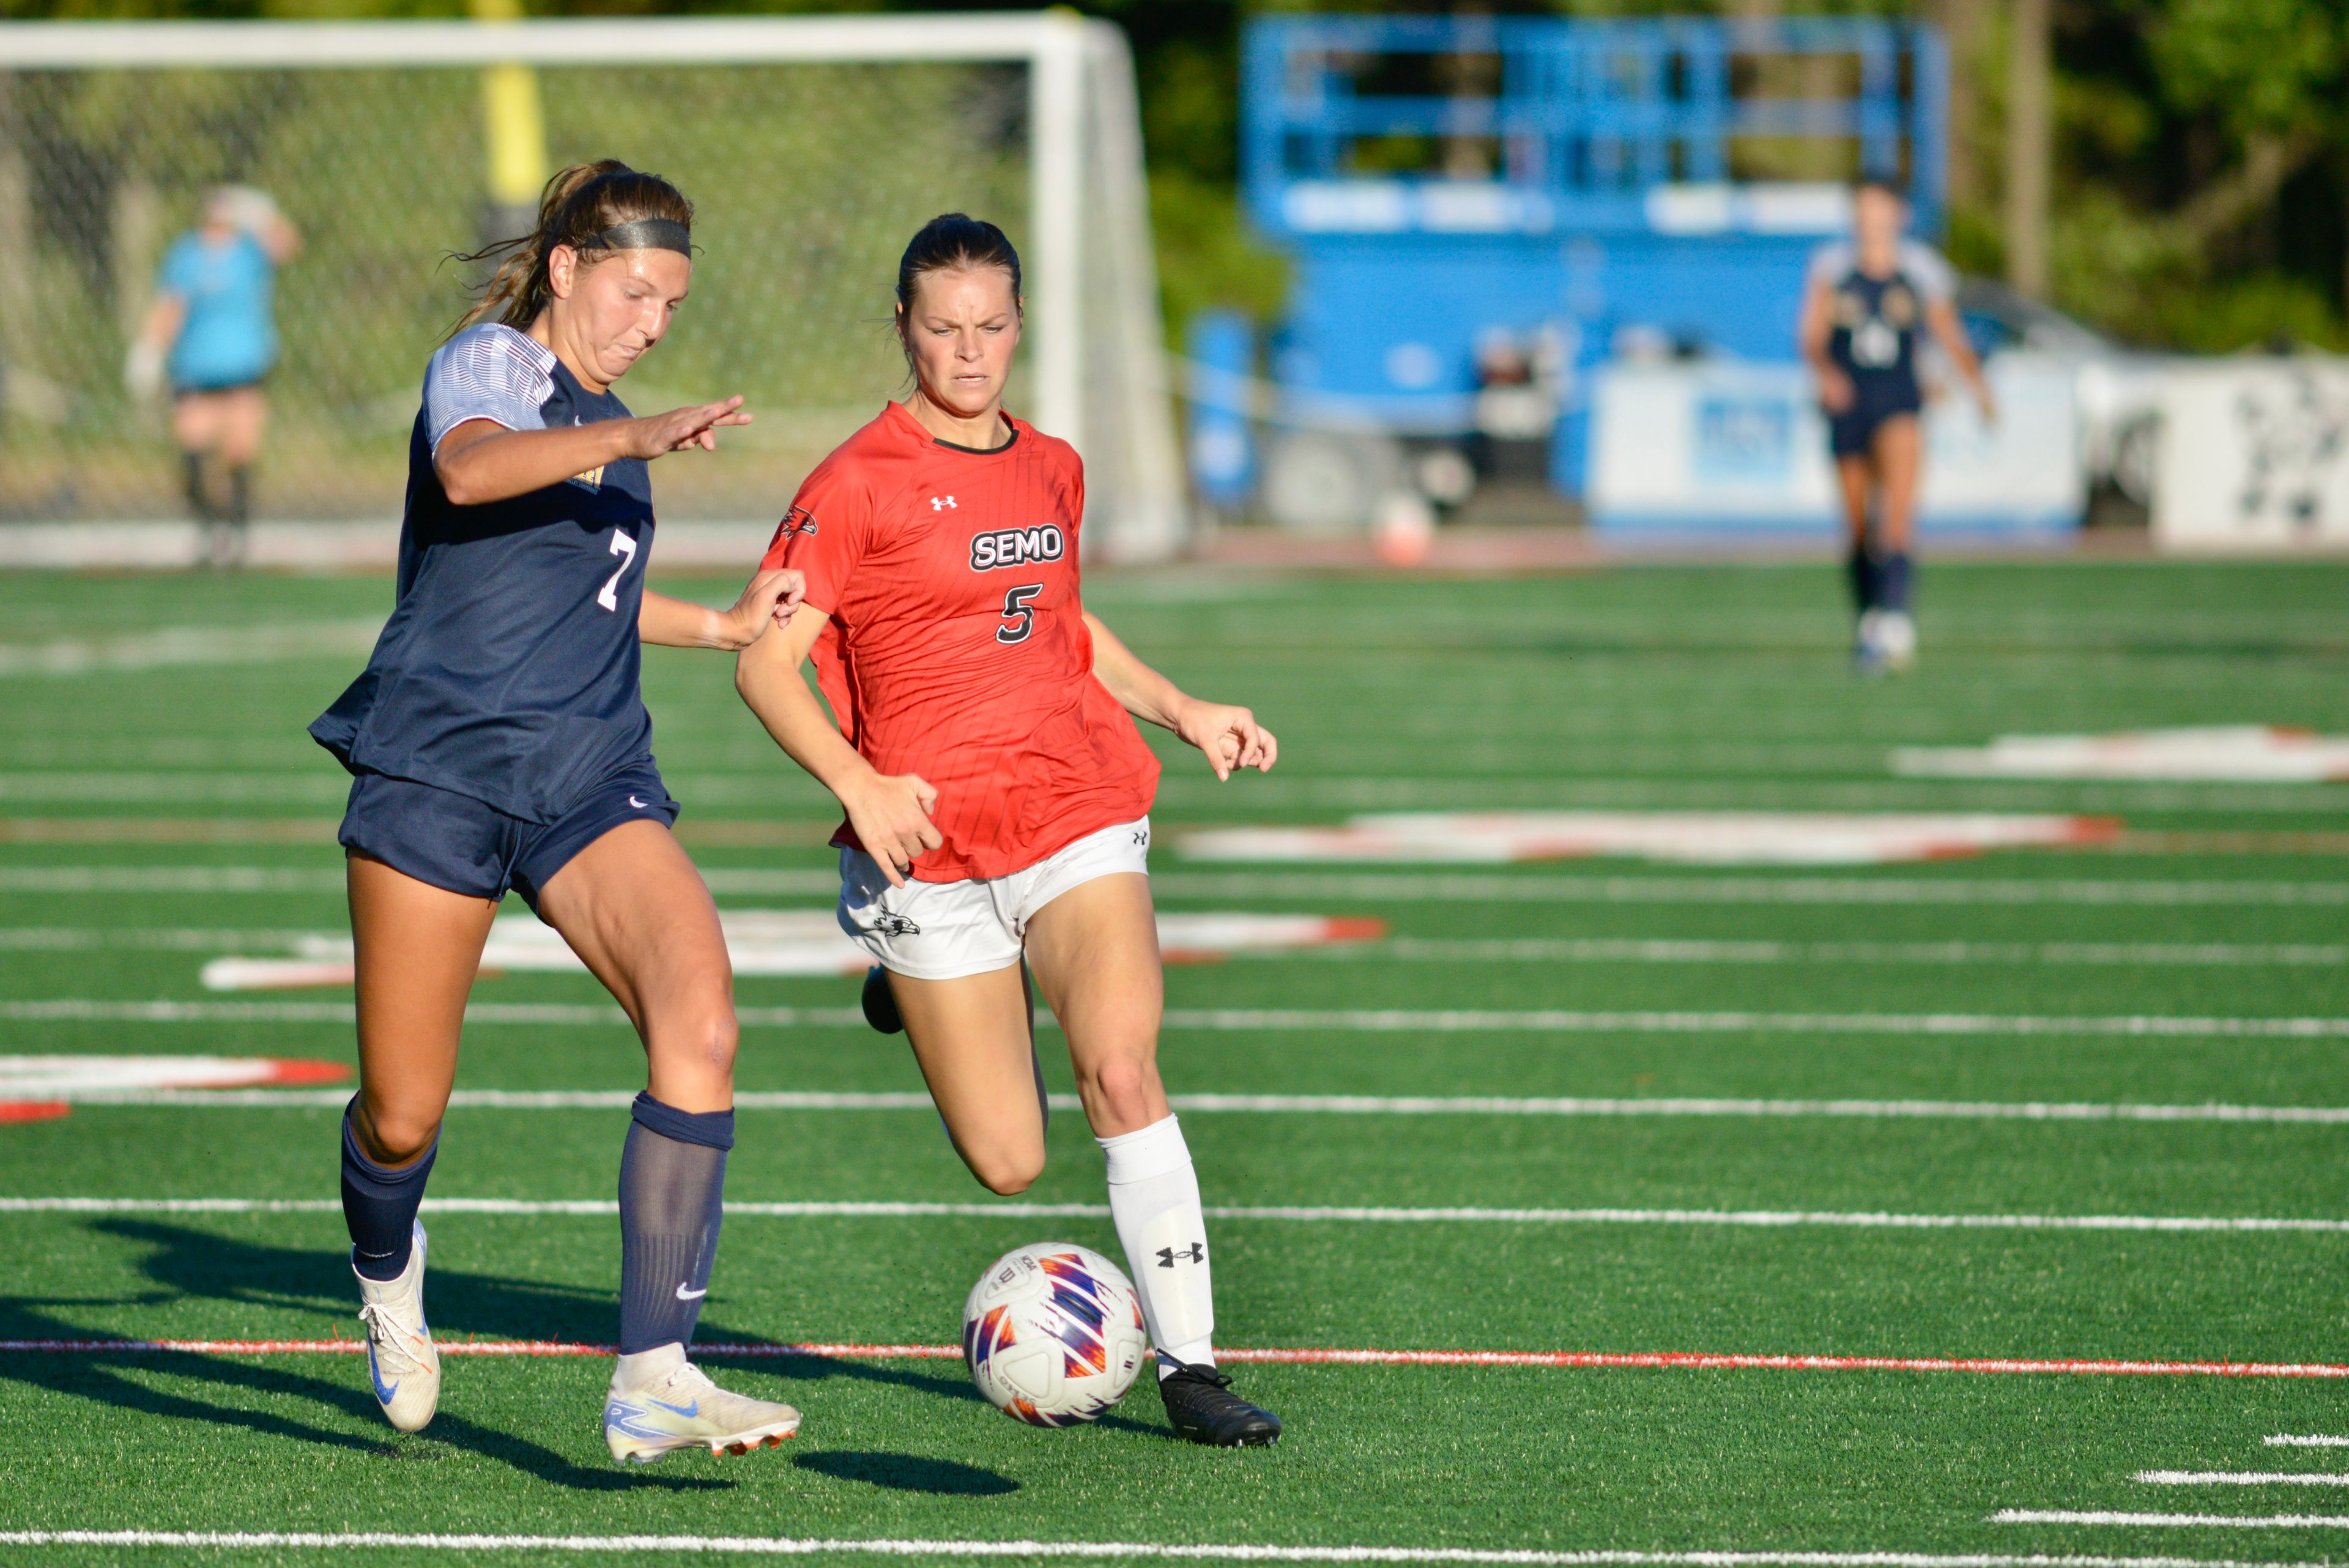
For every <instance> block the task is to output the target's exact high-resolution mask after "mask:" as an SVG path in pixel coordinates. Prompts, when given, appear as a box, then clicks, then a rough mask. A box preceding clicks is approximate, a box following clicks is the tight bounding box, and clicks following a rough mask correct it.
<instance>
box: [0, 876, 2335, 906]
mask: <svg viewBox="0 0 2349 1568" xmlns="http://www.w3.org/2000/svg"><path fill="white" fill-rule="evenodd" d="M702 877H703V878H704V879H705V880H706V881H708V882H709V886H710V889H711V890H712V891H713V892H717V893H721V894H730V895H761V896H774V895H779V894H780V895H800V894H806V895H812V896H819V897H821V896H836V895H837V894H838V893H839V891H840V879H839V877H836V876H834V875H833V873H831V872H829V871H821V870H807V871H797V870H765V869H754V868H746V867H723V866H719V867H703V868H702ZM1151 887H1152V888H1153V889H1154V891H1156V892H1157V893H1158V894H1159V895H1160V896H1162V897H1164V898H1216V899H1231V898H1242V899H1246V898H1272V899H1279V900H1282V901H1285V902H1286V901H1296V900H1324V901H1326V900H1330V899H1340V900H1351V901H1356V902H1376V903H1380V904H1397V903H1402V904H1420V903H1503V904H1516V903H1560V904H1825V905H1834V904H1858V905H1874V904H1914V905H1929V906H1930V905H1945V904H1948V905H1991V906H2010V905H2012V906H2021V905H2039V904H2056V905H2086V906H2093V907H2099V908H2102V907H2123V908H2125V907H2131V906H2149V907H2154V908H2173V907H2184V908H2202V907H2210V906H2234V905H2252V906H2257V905H2274V906H2282V907H2286V908H2292V907H2301V906H2307V907H2313V908H2324V909H2333V908H2340V907H2344V906H2349V882H2320V881H2275V882H2241V881H2237V882H2187V881H2154V880H2137V879H2132V878H2126V877H2104V878H2082V877H2045V878H2038V877H1969V876H1963V875H1957V876H1951V877H1681V876H1658V877H1599V876H1587V875H1549V874H1545V873H1539V872H1534V873H1527V874H1524V875H1510V874H1505V873H1497V872H1319V871H1299V872H1288V871H1282V872H1260V871H1233V872H1220V871H1170V872H1164V873H1162V874H1160V875H1158V876H1155V877H1152V878H1151ZM343 891H344V878H343V873H342V869H341V868H340V867H277V866H9V867H0V893H334V894H340V893H342V892H343Z"/></svg>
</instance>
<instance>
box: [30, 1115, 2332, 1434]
mask: <svg viewBox="0 0 2349 1568" xmlns="http://www.w3.org/2000/svg"><path fill="white" fill-rule="evenodd" d="M39 1097H40V1098H42V1099H45V1100H52V1101H63V1102H67V1103H70V1104H73V1105H80V1106H212V1107H227V1108H234V1107H237V1106H267V1107H274V1108H281V1109H283V1108H296V1107H306V1106H320V1107H325V1108H329V1109H340V1108H341V1107H342V1106H343V1105H344V1104H345V1103H346V1102H347V1101H348V1100H349V1099H350V1097H351V1096H350V1091H349V1089H347V1088H341V1089H100V1088H93V1089H64V1090H48V1089H45V1090H43V1091H42V1092H41V1094H40V1096H39ZM1048 1098H1049V1099H1050V1102H1051V1106H1052V1109H1054V1110H1056V1111H1075V1110H1081V1109H1082V1108H1083V1107H1082V1106H1081V1103H1080V1102H1079V1101H1078V1099H1077V1096H1074V1095H1052V1096H1048ZM635 1100H636V1094H635V1092H634V1091H633V1090H628V1089H459V1090H457V1091H456V1092H455V1093H454V1094H452V1095H450V1096H449V1105H450V1108H451V1109H454V1110H504V1111H557V1110H605V1109H619V1108H623V1107H626V1106H629V1105H631V1104H633V1103H635ZM1169 1103H1170V1104H1171V1105H1172V1106H1174V1109H1176V1110H1178V1111H1185V1112H1190V1113H1195V1114H1212V1113H1216V1112H1226V1111H1232V1112H1247V1113H1254V1114H1258V1115H1267V1116H1281V1115H1300V1116H1850V1117H1861V1118H1877V1119H1888V1120H1889V1119H1913V1120H1920V1121H1936V1120H1947V1121H2036V1122H2250V1123H2281V1124H2294V1123H2300V1124H2311V1125H2315V1126H2337V1125H2341V1124H2344V1123H2349V1106H2226V1105H2203V1106H2149V1105H2127V1104H2121V1105H2106V1104H2100V1103H2096V1102H2094V1101H2031V1100H2020V1101H2002V1100H1983V1101H1970V1100H1731V1099H1591V1098H1577V1097H1572V1096H1557V1097H1552V1098H1541V1097H1525V1096H1482V1095H1451V1096H1413V1095H1396V1096H1381V1095H1174V1096H1169ZM734 1108H735V1109H736V1110H738V1111H926V1110H928V1109H930V1108H931V1101H930V1096H928V1095H927V1094H926V1093H923V1092H921V1091H918V1090H883V1091H872V1092H866V1091H857V1090H826V1089H742V1090H737V1091H736V1092H735V1095H734ZM2339 1441H2340V1443H2341V1446H2343V1447H2349V1438H2342V1439H2339Z"/></svg>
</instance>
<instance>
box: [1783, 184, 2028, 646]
mask: <svg viewBox="0 0 2349 1568" xmlns="http://www.w3.org/2000/svg"><path fill="white" fill-rule="evenodd" d="M1908 226H1909V203H1908V202H1905V201H1903V200H1902V199H1901V196H1900V193H1899V192H1898V191H1895V190H1894V189H1893V188H1892V187H1891V186H1890V185H1889V184H1887V183H1885V182H1882V181H1879V180H1864V181H1862V182H1860V183H1859V185H1858V186H1857V188H1856V189H1855V190H1854V192H1853V193H1852V237H1851V238H1850V239H1849V240H1848V241H1837V243H1835V244H1830V245H1824V246H1822V247H1820V249H1819V250H1818V252H1817V253H1816V254H1814V255H1813V256H1812V257H1811V267H1810V277H1809V279H1808V281H1807V283H1806V286H1805V289H1804V294H1803V317H1802V323H1801V326H1800V327H1799V328H1798V332H1799V336H1800V338H1801V343H1802V350H1803V358H1806V359H1807V360H1809V361H1810V363H1811V369H1812V370H1813V372H1814V373H1815V374H1816V376H1817V378H1818V386H1819V402H1820V403H1821V405H1822V406H1823V407H1824V408H1825V409H1826V415H1827V429H1828V446H1829V451H1830V452H1831V453H1832V455H1833V456H1834V458H1835V465H1836V480H1837V488H1838V489H1839V490H1840V491H1841V492H1842V495H1843V507H1844V521H1845V525H1846V527H1847V530H1848V532H1849V536H1850V556H1849V570H1850V575H1851V590H1852V597H1853V599H1854V600H1855V602H1856V607H1857V614H1858V618H1859V625H1858V635H1857V640H1856V643H1855V646H1854V652H1855V656H1856V657H1857V659H1858V662H1859V667H1860V669H1861V670H1862V671H1864V672H1868V673H1873V672H1874V671H1877V670H1885V669H1891V670H1905V669H1907V668H1908V667H1909V661H1910V660H1911V659H1914V658H1915V657H1916V652H1917V627H1916V623H1915V622H1914V621H1913V620H1911V619H1910V618H1909V578H1910V576H1911V575H1912V569H1911V564H1910V558H1909V535H1910V533H1911V529H1912V524H1913V523H1914V521H1915V518H1916V514H1917V481H1918V475H1919V471H1920V468H1921V467H1922V465H1923V460H1924V449H1925V442H1924V434H1923V431H1922V430H1921V429H1920V425H1919V422H1918V416H1919V414H1920V411H1921V410H1923V408H1924V406H1925V396H1924V387H1923V384H1922V382H1921V381H1920V379H1919V377H1918V374H1917V348H1918V338H1919V336H1920V332H1921V331H1922V330H1924V329H1927V328H1930V330H1931V332H1932V334H1933V337H1934V339H1935V341H1937V342H1938V343H1940V346H1941V351H1942V352H1943V353H1944V354H1946V355H1948V356H1949V358H1950V362H1951V364H1952V365H1954V366H1956V367H1957V370H1958V374H1959V375H1961V376H1962V377H1963V378H1965V381H1966V384H1967V386H1968V387H1969V388H1971V389H1972V391H1973V395H1974V401H1975V402H1976V403H1977V404H1978V405H1979V406H1980V407H1981V409H1982V420H1983V421H1984V422H1985V423H1987V422H1989V421H1991V420H1992V419H1994V418H1995V417H1996V414H1997V410H1996V409H1995V407H1994V406H1993V405H1992V401H1991V395H1990V383H1988V382H1987V381H1985V380H1983V379H1982V366H1981V364H1980V363H1979V362H1977V361H1976V359H1975V358H1974V352H1973V348H1972V346H1971V344H1969V343H1968V342H1967V341H1966V335H1965V331H1964V329H1963V328H1962V327H1961V326H1960V325H1959V324H1958V313H1957V308H1956V306H1955V304H1954V303H1953V301H1954V298H1955V296H1956V292H1957V279H1956V276H1955V275H1953V274H1952V273H1951V271H1950V264H1949V263H1947V262H1945V261H1943V260H1942V259H1941V258H1940V256H1939V255H1937V254H1934V253H1933V251H1932V249H1931V248H1930V247H1929V246H1927V245H1925V244H1920V242H1918V241H1916V240H1912V239H1909V238H1906V237H1905V231H1906V230H1907V228H1908ZM1871 512H1873V513H1874V514H1875V517H1874V524H1875V525H1874V527H1873V528H1871V527H1870V526H1869V514H1870V513H1871Z"/></svg>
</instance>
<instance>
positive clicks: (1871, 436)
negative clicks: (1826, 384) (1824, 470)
mask: <svg viewBox="0 0 2349 1568" xmlns="http://www.w3.org/2000/svg"><path fill="white" fill-rule="evenodd" d="M1923 406H1924V405H1923V400H1921V399H1920V398H1918V397H1916V396H1914V395H1911V396H1909V397H1900V396H1898V395H1895V396H1890V397H1886V396H1882V395H1877V396H1870V395H1869V394H1868V390H1867V389H1865V388H1859V389H1856V395H1855V396H1854V398H1853V400H1852V405H1851V407H1850V408H1848V409H1846V410H1844V411H1843V412H1841V413H1839V414H1833V413H1831V414H1829V415H1828V416H1827V450H1828V451H1829V452H1833V453H1834V454H1835V455H1836V456H1837V457H1866V456H1867V455H1868V453H1869V452H1873V451H1875V450H1876V432H1877V431H1878V429H1879V428H1881V427H1882V426H1883V424H1884V423H1885V421H1888V420H1898V419H1914V418H1915V417H1916V416H1917V413H1918V411H1919V410H1920V409H1921V408H1922V407H1923Z"/></svg>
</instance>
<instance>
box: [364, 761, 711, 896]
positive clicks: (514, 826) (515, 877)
mask: <svg viewBox="0 0 2349 1568" xmlns="http://www.w3.org/2000/svg"><path fill="white" fill-rule="evenodd" d="M677 813H678V805H677V802H676V801H674V800H672V799H670V798H669V793H668V790H667V787H666V786H664V785H663V784H662V783H661V776H660V772H659V770H658V769H657V768H655V767H654V766H653V765H652V764H651V763H645V764H644V765H642V766H640V767H634V768H630V769H627V770H626V772H623V773H617V774H613V775H612V776H611V777H610V778H609V779H607V780H605V782H604V783H603V784H598V785H596V786H595V789H593V790H591V791H590V792H588V794H587V796H586V798H585V799H584V800H582V801H581V802H580V803H579V804H578V805H575V806H573V807H572V808H571V810H570V811H569V812H567V813H566V814H564V816H563V818H562V820H561V821H558V822H551V823H539V822H525V821H523V819H522V818H521V817H518V816H508V815H506V814H505V813H504V812H502V811H500V810H498V809H497V808H496V807H495V806H491V805H483V804H482V803H481V802H480V801H478V800H475V799H474V798H473V797H472V796H471V795H467V794H457V793H456V792H454V791H453V790H445V789H435V788H434V787H433V786H432V785H430V784H418V783H416V782H415V781H414V780H413V779H396V778H392V777H390V776H388V774H359V775H358V776H357V777H356V778H354V779H353V780H352V781H351V803H350V806H349V809H347V811H345V812H344V814H343V826H342V831H341V832H340V833H338V834H336V837H337V838H338V839H340V840H341V842H342V846H343V847H344V848H345V849H347V850H350V851H352V852H354V853H357V854H360V855H364V856H367V857H368V858H369V859H372V860H380V861H382V862H383V863H384V864H385V865H387V866H388V867H391V868H392V869H393V870H395V871H400V872H405V873H406V874H407V875H409V876H410V877H415V878H416V879H417V880H418V881H419V882H429V883H431V884H432V886H434V887H435V888H447V889H448V890H449V891H450V892H451V893H462V894H464V895H465V896H466V897H467V898H504V897H505V895H506V889H507V888H512V889H513V890H514V891H515V892H517V893H520V894H521V895H522V896H523V898H525V899H527V900H529V902H530V907H531V908H532V909H537V908H538V896H539V891H540V889H542V888H544V887H545V886H546V883H547V879H548V878H549V877H553V876H554V874H555V873H556V872H557V871H560V870H562V869H563V868H564V867H565V866H568V865H569V864H570V863H571V858H572V857H573V856H574V855H577V854H578V853H579V852H580V851H581V850H583V849H585V848H586V847H587V846H589V845H591V844H593V843H595V840H597V839H598V838H601V837H603V836H604V835H605V834H606V833H609V832H611V831H612V829H614V828H616V827H617V826H620V825H621V824H622V823H624V822H636V821H638V820H644V821H650V822H657V823H659V824H660V825H661V826H664V827H667V826H669V825H670V824H672V823H674V822H676V821H677Z"/></svg>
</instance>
